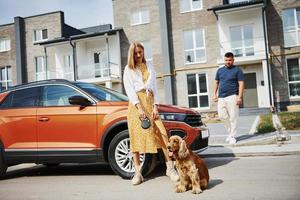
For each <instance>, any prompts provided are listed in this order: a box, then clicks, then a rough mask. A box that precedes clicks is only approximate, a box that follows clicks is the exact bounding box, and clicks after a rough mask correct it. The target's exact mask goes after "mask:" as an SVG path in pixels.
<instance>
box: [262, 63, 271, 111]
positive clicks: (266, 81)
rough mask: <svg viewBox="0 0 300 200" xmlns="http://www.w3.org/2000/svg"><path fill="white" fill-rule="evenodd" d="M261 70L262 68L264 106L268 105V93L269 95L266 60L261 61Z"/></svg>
mask: <svg viewBox="0 0 300 200" xmlns="http://www.w3.org/2000/svg"><path fill="white" fill-rule="evenodd" d="M262 70H263V77H264V89H265V90H264V91H265V92H264V98H265V101H264V102H265V104H264V105H263V106H264V107H269V106H270V105H269V104H270V103H269V102H270V95H269V90H270V88H269V79H268V65H267V61H266V60H263V61H262Z"/></svg>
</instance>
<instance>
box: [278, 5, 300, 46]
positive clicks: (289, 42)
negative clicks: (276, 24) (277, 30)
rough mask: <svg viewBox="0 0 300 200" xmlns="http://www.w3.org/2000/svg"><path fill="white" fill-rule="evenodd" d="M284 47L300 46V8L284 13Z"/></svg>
mask: <svg viewBox="0 0 300 200" xmlns="http://www.w3.org/2000/svg"><path fill="white" fill-rule="evenodd" d="M282 19H283V32H284V46H285V47H291V46H299V45H300V8H294V9H287V10H283V12H282Z"/></svg>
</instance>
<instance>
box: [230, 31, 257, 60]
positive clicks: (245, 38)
mask: <svg viewBox="0 0 300 200" xmlns="http://www.w3.org/2000/svg"><path fill="white" fill-rule="evenodd" d="M230 38H231V51H232V53H233V54H234V55H235V56H236V57H241V56H253V55H254V41H253V28H252V25H244V26H233V27H230Z"/></svg>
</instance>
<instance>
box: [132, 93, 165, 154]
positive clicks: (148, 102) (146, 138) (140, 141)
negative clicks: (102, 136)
mask: <svg viewBox="0 0 300 200" xmlns="http://www.w3.org/2000/svg"><path fill="white" fill-rule="evenodd" d="M137 95H138V97H139V100H140V104H142V106H143V109H144V112H145V113H146V116H152V112H153V102H154V100H153V95H152V93H149V95H148V96H147V94H146V92H145V91H144V90H143V91H140V92H138V93H137ZM127 121H128V131H129V137H130V150H131V152H139V153H157V149H159V148H166V146H167V142H168V134H167V131H166V129H165V127H164V125H163V123H162V121H161V119H156V120H153V119H152V118H150V122H151V126H150V128H148V129H143V128H142V127H141V120H140V118H139V113H138V109H137V108H136V107H135V106H134V105H133V104H131V103H129V106H128V116H127Z"/></svg>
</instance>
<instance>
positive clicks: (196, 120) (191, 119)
mask: <svg viewBox="0 0 300 200" xmlns="http://www.w3.org/2000/svg"><path fill="white" fill-rule="evenodd" d="M184 122H185V123H187V124H188V125H190V126H192V127H198V126H202V125H203V123H202V120H201V115H187V116H186V117H185V119H184Z"/></svg>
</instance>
